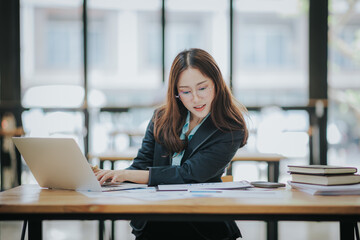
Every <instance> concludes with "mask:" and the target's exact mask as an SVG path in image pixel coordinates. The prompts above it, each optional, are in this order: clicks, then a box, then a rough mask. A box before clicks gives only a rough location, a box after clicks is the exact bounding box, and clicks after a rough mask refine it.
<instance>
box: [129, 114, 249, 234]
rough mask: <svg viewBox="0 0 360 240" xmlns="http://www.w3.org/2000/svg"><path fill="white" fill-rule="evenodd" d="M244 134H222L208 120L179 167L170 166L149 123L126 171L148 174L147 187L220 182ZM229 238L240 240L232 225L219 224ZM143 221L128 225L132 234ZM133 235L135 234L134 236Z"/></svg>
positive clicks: (190, 144) (238, 132) (166, 154)
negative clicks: (131, 229) (227, 232)
mask: <svg viewBox="0 0 360 240" xmlns="http://www.w3.org/2000/svg"><path fill="white" fill-rule="evenodd" d="M243 139H244V131H243V130H239V131H231V132H224V131H221V130H219V129H217V128H216V127H215V125H214V124H213V122H212V120H211V117H208V118H207V119H206V120H205V121H204V122H203V123H202V125H201V126H200V128H199V129H198V130H197V131H196V133H195V134H194V136H193V138H192V139H191V140H190V142H189V143H188V146H187V148H186V149H185V153H184V156H183V158H182V160H181V164H180V166H172V165H171V161H172V155H171V154H169V153H168V151H167V150H166V149H165V147H164V146H162V145H161V144H159V143H157V142H156V141H155V139H154V123H153V122H152V121H150V123H149V125H148V127H147V130H146V133H145V137H144V139H143V142H142V146H141V148H140V149H139V152H138V154H137V157H136V158H135V159H134V161H133V164H132V165H131V166H130V167H129V169H134V170H135V169H137V170H146V169H148V170H149V186H156V185H159V184H180V183H203V182H221V176H222V174H223V173H224V171H225V168H226V167H227V165H228V164H229V163H230V161H231V159H232V158H233V157H234V155H235V153H236V151H237V150H238V149H239V148H240V147H241V146H242V142H243ZM223 224H226V226H227V228H228V230H229V234H230V235H232V236H240V231H239V229H238V228H237V226H236V224H235V222H234V221H226V222H223ZM145 225H146V221H138V220H135V221H132V222H131V226H132V227H133V228H134V230H135V232H139V231H140V232H141V230H142V229H143V228H144V227H145ZM134 234H135V235H136V233H134Z"/></svg>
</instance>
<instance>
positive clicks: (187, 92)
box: [181, 91, 190, 95]
mask: <svg viewBox="0 0 360 240" xmlns="http://www.w3.org/2000/svg"><path fill="white" fill-rule="evenodd" d="M181 93H182V94H185V95H187V94H189V93H190V91H186V92H181Z"/></svg>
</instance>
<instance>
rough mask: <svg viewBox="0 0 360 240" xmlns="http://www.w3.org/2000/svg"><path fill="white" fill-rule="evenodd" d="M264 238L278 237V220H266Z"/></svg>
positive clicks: (270, 239)
mask: <svg viewBox="0 0 360 240" xmlns="http://www.w3.org/2000/svg"><path fill="white" fill-rule="evenodd" d="M266 232H267V234H266V239H267V240H277V239H278V222H277V221H266Z"/></svg>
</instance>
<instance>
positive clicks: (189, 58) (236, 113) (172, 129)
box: [153, 48, 248, 153]
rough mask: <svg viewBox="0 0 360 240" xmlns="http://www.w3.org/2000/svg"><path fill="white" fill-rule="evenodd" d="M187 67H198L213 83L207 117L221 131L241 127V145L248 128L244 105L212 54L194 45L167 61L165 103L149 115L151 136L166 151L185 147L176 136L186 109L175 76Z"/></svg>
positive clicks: (245, 139)
mask: <svg viewBox="0 0 360 240" xmlns="http://www.w3.org/2000/svg"><path fill="white" fill-rule="evenodd" d="M190 67H191V68H194V69H197V70H199V71H200V72H201V73H202V74H204V75H205V76H206V77H208V78H210V79H211V80H212V81H213V83H214V89H215V97H214V99H213V101H212V104H211V120H212V122H213V123H214V125H215V126H216V127H217V128H218V129H220V130H222V131H233V130H243V131H244V141H243V142H242V146H243V145H245V144H246V141H247V138H248V130H247V127H246V123H245V119H244V116H243V112H246V108H245V107H244V106H243V105H241V104H240V103H238V102H237V101H236V99H235V98H234V97H233V96H232V94H231V92H230V90H229V88H228V87H227V86H226V83H225V81H224V78H223V76H222V74H221V71H220V69H219V67H218V65H217V64H216V62H215V60H214V59H213V57H212V56H211V55H210V54H209V53H207V52H206V51H204V50H202V49H197V48H192V49H189V50H184V51H182V52H180V53H179V54H178V55H177V56H176V57H175V59H174V61H173V63H172V65H171V69H170V76H169V86H168V91H167V99H166V104H165V105H164V106H162V107H160V108H159V109H158V110H157V111H156V113H155V115H154V118H153V121H154V137H155V140H156V141H157V142H159V143H161V144H162V145H164V146H165V147H166V149H167V150H168V151H169V152H170V153H175V152H181V151H182V150H184V148H185V147H186V143H185V142H184V141H182V140H181V139H180V133H181V130H182V127H183V126H184V124H185V119H186V115H187V109H186V108H185V106H184V105H183V103H182V102H181V101H180V100H178V98H176V96H177V95H178V90H177V84H178V81H179V76H180V74H181V73H182V72H183V71H185V70H186V69H188V68H190Z"/></svg>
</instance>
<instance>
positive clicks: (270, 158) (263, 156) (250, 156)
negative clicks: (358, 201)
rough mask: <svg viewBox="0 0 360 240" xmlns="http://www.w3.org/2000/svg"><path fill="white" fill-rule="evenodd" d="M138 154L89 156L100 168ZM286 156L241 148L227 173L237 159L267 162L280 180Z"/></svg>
mask: <svg viewBox="0 0 360 240" xmlns="http://www.w3.org/2000/svg"><path fill="white" fill-rule="evenodd" d="M136 155H137V149H130V150H126V151H122V152H109V153H104V154H95V155H89V156H88V157H89V158H98V159H99V160H100V168H103V167H104V161H110V162H111V169H114V163H115V161H120V160H122V161H132V160H133V159H134V158H135V157H136ZM284 158H285V157H284V156H282V155H280V154H273V153H253V152H246V151H243V150H239V151H237V152H236V154H235V156H234V158H233V159H232V161H231V163H230V165H229V167H228V168H227V170H226V174H227V175H232V165H233V163H234V162H237V161H256V162H266V163H267V164H268V181H269V182H277V181H278V180H279V163H280V160H282V159H284Z"/></svg>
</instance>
